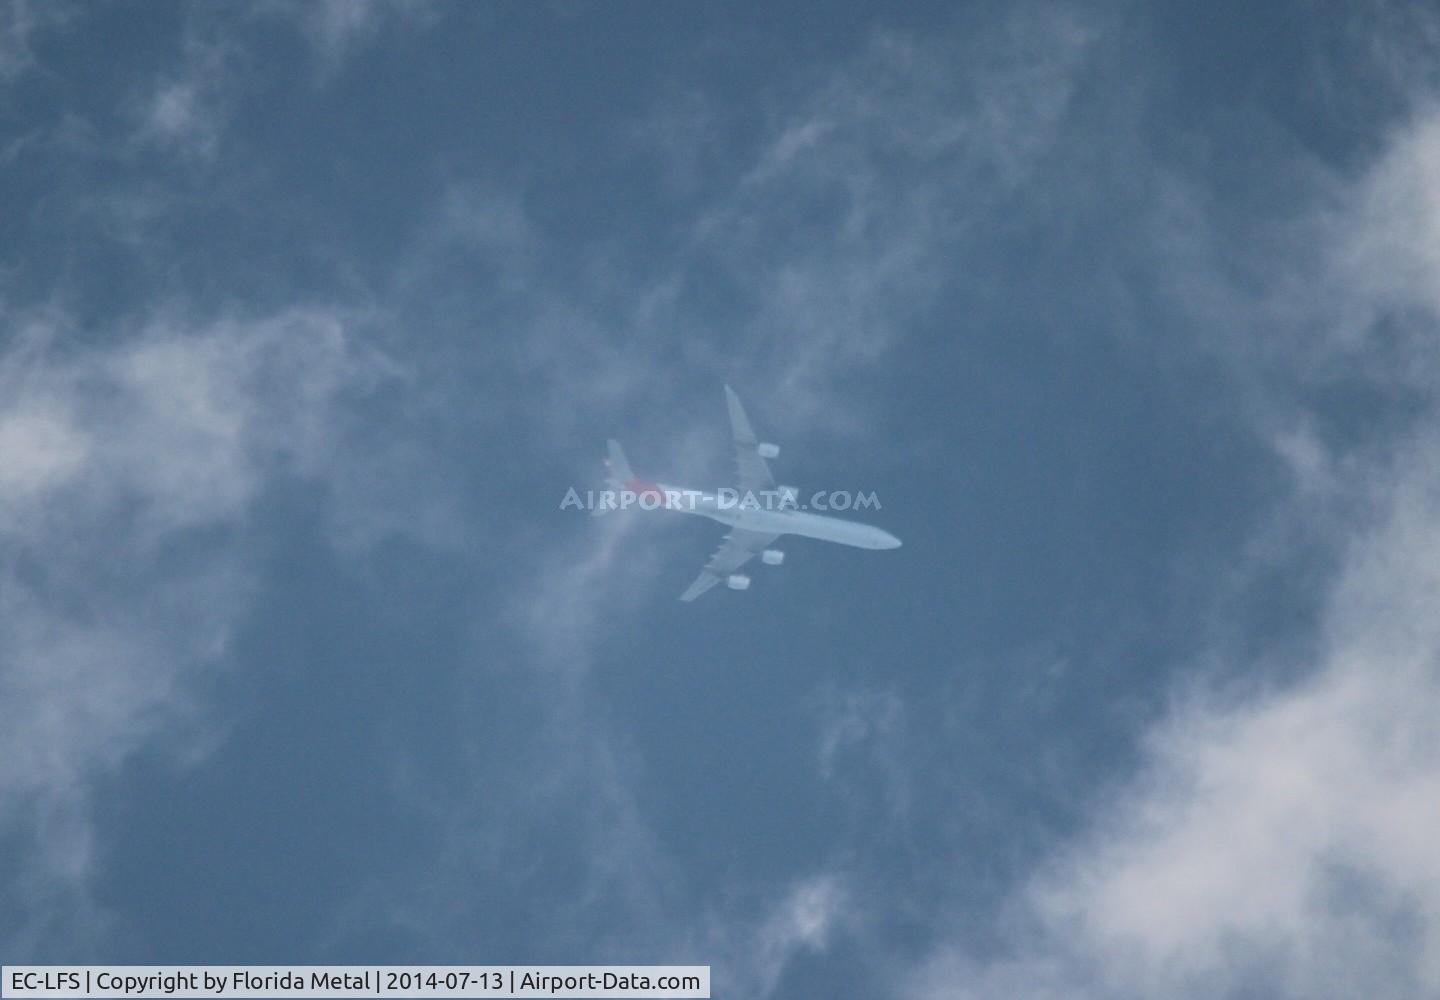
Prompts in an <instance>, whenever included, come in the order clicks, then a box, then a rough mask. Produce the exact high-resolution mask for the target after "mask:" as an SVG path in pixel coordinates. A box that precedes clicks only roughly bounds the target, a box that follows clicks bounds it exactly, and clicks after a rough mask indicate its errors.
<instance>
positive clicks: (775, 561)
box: [760, 549, 785, 566]
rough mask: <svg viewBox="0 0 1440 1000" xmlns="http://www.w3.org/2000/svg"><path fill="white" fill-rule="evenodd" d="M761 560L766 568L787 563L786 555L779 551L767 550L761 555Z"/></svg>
mask: <svg viewBox="0 0 1440 1000" xmlns="http://www.w3.org/2000/svg"><path fill="white" fill-rule="evenodd" d="M760 559H761V561H762V562H764V563H765V565H766V566H779V565H780V564H781V563H783V562H784V561H785V553H784V552H781V551H780V550H779V549H766V550H765V551H764V552H762V553H760Z"/></svg>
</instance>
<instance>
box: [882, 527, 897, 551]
mask: <svg viewBox="0 0 1440 1000" xmlns="http://www.w3.org/2000/svg"><path fill="white" fill-rule="evenodd" d="M899 547H900V539H898V538H896V537H895V536H894V535H892V534H890V532H888V531H882V532H880V548H882V549H898V548H899Z"/></svg>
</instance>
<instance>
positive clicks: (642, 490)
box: [625, 479, 665, 504]
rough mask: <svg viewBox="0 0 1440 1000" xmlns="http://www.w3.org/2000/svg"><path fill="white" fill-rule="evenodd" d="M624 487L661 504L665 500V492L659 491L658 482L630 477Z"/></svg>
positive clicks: (638, 495)
mask: <svg viewBox="0 0 1440 1000" xmlns="http://www.w3.org/2000/svg"><path fill="white" fill-rule="evenodd" d="M625 488H626V489H627V490H629V491H630V492H631V493H634V494H635V495H636V496H637V497H641V498H643V499H645V500H653V501H655V502H656V503H661V504H663V503H664V502H665V494H664V493H662V492H660V486H659V484H658V483H651V482H646V481H645V480H644V479H632V480H630V481H629V482H628V483H626V484H625Z"/></svg>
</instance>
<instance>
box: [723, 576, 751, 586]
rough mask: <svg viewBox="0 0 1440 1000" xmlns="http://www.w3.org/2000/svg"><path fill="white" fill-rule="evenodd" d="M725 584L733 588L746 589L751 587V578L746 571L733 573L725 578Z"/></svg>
mask: <svg viewBox="0 0 1440 1000" xmlns="http://www.w3.org/2000/svg"><path fill="white" fill-rule="evenodd" d="M725 586H727V587H729V588H730V589H731V590H746V589H748V588H749V587H750V578H749V577H748V576H746V575H745V574H744V573H731V574H730V576H729V577H728V578H726V580H725Z"/></svg>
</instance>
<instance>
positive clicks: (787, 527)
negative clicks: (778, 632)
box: [605, 385, 900, 601]
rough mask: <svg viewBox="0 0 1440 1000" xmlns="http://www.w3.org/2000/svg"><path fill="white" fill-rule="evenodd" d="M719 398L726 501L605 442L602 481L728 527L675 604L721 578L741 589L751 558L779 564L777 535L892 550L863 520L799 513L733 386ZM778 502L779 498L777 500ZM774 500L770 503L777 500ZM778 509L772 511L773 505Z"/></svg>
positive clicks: (773, 449)
mask: <svg viewBox="0 0 1440 1000" xmlns="http://www.w3.org/2000/svg"><path fill="white" fill-rule="evenodd" d="M725 401H726V403H727V404H728V407H729V410H730V428H731V430H732V431H733V433H734V438H735V465H736V472H737V479H738V481H739V482H738V485H739V489H738V491H737V490H730V491H722V493H730V494H734V499H729V500H728V501H727V497H725V496H723V495H722V494H721V493H709V492H705V491H703V490H685V489H680V488H677V487H674V486H667V485H666V484H664V483H655V482H650V481H648V480H644V479H639V478H637V477H636V475H635V473H634V472H633V471H632V470H631V468H630V463H629V461H628V460H627V459H626V458H625V451H624V449H622V448H621V447H620V442H618V441H616V440H614V439H613V438H612V439H611V440H610V441H609V442H608V444H609V457H608V458H607V459H606V463H605V464H606V465H607V466H608V467H609V474H608V476H607V481H608V483H609V484H610V486H611V487H612V488H614V489H616V490H619V491H628V492H629V494H630V495H633V496H634V497H636V498H638V499H639V500H640V501H641V506H643V507H646V508H647V509H654V508H659V507H663V508H665V509H669V510H678V511H681V512H683V513H687V514H699V515H700V516H702V517H708V518H710V519H712V520H715V521H719V522H720V523H721V524H724V525H727V526H728V527H729V528H730V531H729V533H728V534H727V535H726V536H725V538H724V540H723V541H722V542H721V544H720V548H719V550H717V551H716V553H715V554H714V555H713V556H711V557H710V561H709V562H708V563H706V564H705V568H704V569H702V570H701V571H700V575H699V576H698V577H696V578H695V582H694V583H692V584H690V586H689V588H688V589H687V590H686V591H685V593H683V594H681V595H680V600H682V601H693V600H695V598H697V597H699V596H700V595H701V594H703V593H705V592H706V591H707V590H709V589H710V588H711V587H713V586H715V585H716V584H717V583H719V582H721V581H722V580H723V581H724V582H725V585H726V586H728V587H729V588H730V589H731V590H746V589H748V588H749V587H750V577H749V576H747V575H745V574H744V573H740V572H738V570H739V569H740V567H742V566H744V565H745V564H746V563H748V562H749V561H750V560H751V559H753V558H754V557H755V556H757V555H758V556H759V557H760V561H761V562H762V563H764V564H765V565H767V566H779V565H780V564H781V563H783V562H784V561H785V553H784V552H783V551H782V550H780V549H776V548H771V546H772V545H773V544H774V542H775V540H776V539H778V538H780V537H781V536H782V535H802V536H804V537H806V538H816V539H819V540H820V541H824V542H837V543H839V544H841V545H850V546H854V547H855V548H859V549H895V548H899V547H900V539H898V538H896V537H895V536H894V535H892V534H890V532H888V531H883V530H881V529H880V528H877V527H874V526H873V525H869V524H860V523H859V522H857V521H846V520H843V519H841V518H838V517H827V516H825V515H823V514H815V513H812V512H810V511H805V510H800V509H799V505H798V503H796V493H795V490H794V488H793V487H788V486H787V487H776V485H775V479H774V477H773V476H772V475H771V474H770V466H769V465H768V464H766V459H770V458H775V457H777V456H778V455H779V454H780V449H779V447H778V446H776V445H773V444H770V443H768V442H763V441H760V440H759V439H757V438H756V436H755V430H754V428H753V427H751V425H750V419H749V418H748V417H747V416H746V415H745V408H744V407H742V406H741V405H740V399H739V397H738V396H736V395H735V390H733V389H731V388H730V387H729V386H728V385H727V386H726V387H725ZM757 495H763V496H765V497H766V498H767V500H770V501H772V502H767V503H766V504H764V505H761V504H759V503H755V502H750V503H746V502H743V501H741V502H737V501H738V500H739V498H741V497H755V496H757ZM782 497H783V499H779V498H782ZM777 500H778V502H774V501H777ZM776 507H778V508H779V509H775V508H776Z"/></svg>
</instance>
